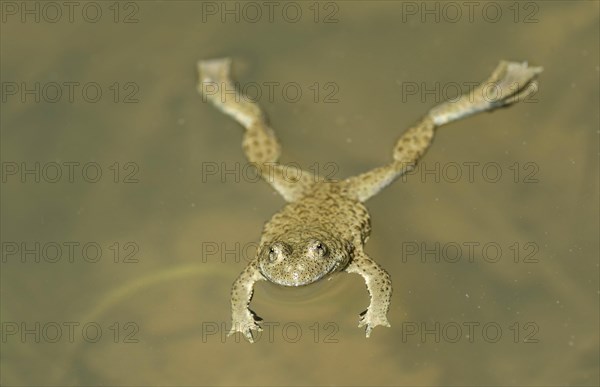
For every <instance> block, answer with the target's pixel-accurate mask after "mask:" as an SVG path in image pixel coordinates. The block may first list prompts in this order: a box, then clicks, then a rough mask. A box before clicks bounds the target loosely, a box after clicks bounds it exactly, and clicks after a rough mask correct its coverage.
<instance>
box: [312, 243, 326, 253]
mask: <svg viewBox="0 0 600 387" xmlns="http://www.w3.org/2000/svg"><path fill="white" fill-rule="evenodd" d="M315 250H316V251H317V254H319V256H321V257H324V256H326V255H327V246H325V244H324V243H321V242H317V243H316V244H315Z"/></svg>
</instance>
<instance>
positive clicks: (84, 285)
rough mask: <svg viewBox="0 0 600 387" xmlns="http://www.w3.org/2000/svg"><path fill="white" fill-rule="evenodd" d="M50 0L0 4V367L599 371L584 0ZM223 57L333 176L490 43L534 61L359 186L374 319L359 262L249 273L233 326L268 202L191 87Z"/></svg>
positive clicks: (356, 378)
mask: <svg viewBox="0 0 600 387" xmlns="http://www.w3.org/2000/svg"><path fill="white" fill-rule="evenodd" d="M48 4H49V3H44V2H29V3H21V2H2V15H1V16H2V18H3V19H2V24H1V25H0V26H1V29H2V34H1V43H2V44H1V49H0V51H1V56H2V62H1V63H2V66H1V69H0V71H1V78H2V98H3V99H2V105H1V107H2V114H1V127H2V144H1V150H2V179H3V180H2V197H1V200H2V218H1V226H2V238H1V239H2V260H3V261H2V273H1V274H2V284H1V291H2V305H1V312H2V316H1V320H2V354H1V355H2V356H1V358H2V359H1V365H2V370H1V382H2V384H4V385H23V386H25V385H101V384H102V385H115V386H116V385H171V386H180V385H313V384H327V385H333V384H335V385H367V384H370V385H373V384H376V385H479V386H488V385H489V386H492V385H494V386H496V385H520V386H524V385H598V383H599V376H598V373H599V368H598V360H599V355H598V354H599V345H598V340H599V335H598V326H599V321H598V312H599V310H598V295H599V292H598V272H599V266H598V253H599V251H598V228H599V227H598V210H599V209H598V128H599V113H598V104H599V98H598V77H599V72H600V67H599V65H600V60H599V53H598V44H599V42H598V30H599V17H598V14H599V8H598V3H597V2H569V3H566V2H565V3H562V2H550V1H547V2H521V3H516V2H491V3H480V2H474V3H470V4H471V5H465V4H464V3H463V2H450V3H441V2H440V3H438V2H425V3H422V2H403V3H401V2H366V1H352V2H350V1H349V2H329V3H313V2H295V3H279V2H273V3H272V5H269V4H265V3H263V2H257V3H250V4H249V5H248V4H247V3H238V2H228V3H227V4H225V3H221V2H189V1H173V2H156V3H155V2H145V1H139V2H128V3H120V4H116V3H113V2H96V3H79V2H76V3H74V5H72V8H69V7H71V6H66V5H64V4H62V3H60V2H59V3H50V5H48ZM269 7H272V8H269ZM469 7H472V8H469ZM269 10H271V11H272V13H270V11H269ZM98 11H100V12H101V13H98ZM257 12H259V13H257ZM298 12H301V13H298ZM236 17H238V18H239V21H236V20H235V19H236ZM36 18H37V19H38V20H36ZM222 18H224V21H223V20H222ZM436 19H437V20H436ZM216 56H232V57H233V58H234V63H235V70H234V72H235V75H236V78H237V79H238V80H239V81H240V86H241V87H243V88H244V89H245V90H246V92H248V94H251V95H253V96H256V97H257V99H259V100H260V103H261V105H262V106H263V107H264V108H265V110H266V111H267V113H268V115H269V117H270V120H271V122H272V125H273V127H274V128H275V129H276V132H277V135H278V136H279V138H280V140H281V142H282V144H283V147H284V156H283V161H284V162H298V163H299V164H300V165H302V166H303V167H305V168H311V169H313V170H314V169H315V168H318V169H319V171H320V172H321V173H323V174H331V175H333V177H345V176H349V175H352V174H355V173H358V172H360V171H364V170H367V169H368V168H371V167H374V166H377V165H380V164H382V163H384V162H386V161H387V160H388V159H389V157H390V155H391V149H392V146H393V143H394V141H395V139H396V138H397V137H398V136H399V134H400V133H401V132H402V130H404V129H405V128H407V127H408V125H410V124H412V123H413V122H414V121H415V120H416V119H418V117H419V116H420V115H421V114H423V113H425V111H426V110H427V109H428V108H430V107H431V106H433V105H435V104H436V103H437V102H440V101H441V99H443V98H444V97H452V96H454V95H455V94H456V90H457V88H456V87H457V86H458V87H460V88H463V90H465V89H466V88H468V87H469V85H470V83H469V82H479V81H482V80H484V79H485V77H487V75H488V74H489V73H490V71H491V70H493V68H494V67H495V65H496V64H497V62H498V61H499V60H500V59H511V60H528V61H530V63H531V64H533V65H541V66H544V68H545V71H544V73H543V74H542V76H541V79H540V90H539V92H538V93H537V94H536V95H535V98H534V99H532V100H530V101H527V102H528V103H521V104H519V105H518V106H515V107H513V108H511V109H508V110H503V111H498V112H495V113H493V114H485V115H482V116H477V117H474V118H471V119H469V120H465V121H461V122H459V123H455V124H452V125H451V126H449V127H447V128H443V130H441V131H439V132H438V135H437V137H436V139H435V142H434V145H433V147H432V149H431V150H430V151H429V152H428V154H427V155H426V157H425V159H424V160H423V163H422V164H421V166H420V168H419V169H418V170H417V172H416V173H414V174H412V175H410V176H407V177H406V179H404V180H401V181H399V182H397V183H396V184H394V185H393V186H391V187H390V188H388V189H387V190H386V191H384V192H383V193H382V194H380V195H379V196H377V197H375V198H373V199H372V200H370V201H369V202H368V203H367V205H368V208H369V209H370V210H371V214H372V217H373V234H372V237H371V239H370V241H369V243H368V244H367V248H366V249H367V252H368V253H369V254H370V255H371V256H372V257H373V258H374V259H376V260H377V261H378V262H379V263H380V264H381V265H382V266H383V267H385V268H386V269H387V270H388V272H389V273H390V274H391V275H392V278H393V281H394V296H393V299H392V307H391V309H390V312H389V319H390V322H391V324H392V327H391V328H381V327H379V328H376V329H375V330H374V332H373V335H372V337H371V338H369V339H365V337H364V332H363V330H360V329H357V328H356V325H357V322H358V313H359V312H361V311H363V310H364V309H365V308H366V306H367V304H368V297H367V293H366V290H365V288H364V285H363V283H362V282H361V279H360V278H359V277H358V276H355V275H348V274H341V275H338V276H336V277H335V278H334V279H333V280H331V281H329V282H327V283H323V284H319V285H315V286H311V287H308V288H305V289H280V288H277V287H275V286H272V285H268V284H265V283H261V284H259V285H258V286H257V289H256V292H255V297H254V299H253V301H252V308H253V310H255V311H256V312H257V313H258V314H259V315H260V316H261V317H263V318H264V323H265V327H266V328H268V330H266V332H265V334H263V336H261V337H260V338H259V340H258V342H257V343H256V344H253V345H250V344H247V343H245V342H243V341H240V340H239V338H237V340H236V339H235V338H229V339H228V340H224V338H223V336H224V333H225V330H226V329H227V328H228V325H229V315H230V310H229V291H230V286H231V283H232V282H233V280H234V279H235V277H236V276H237V275H238V273H239V272H240V271H241V270H242V268H243V267H244V265H245V261H246V260H247V259H248V257H251V256H252V252H253V249H254V243H255V242H256V241H257V240H258V238H259V237H260V230H261V227H262V224H263V222H264V221H266V220H267V219H268V218H269V217H270V216H271V215H272V214H273V213H274V212H275V211H277V210H278V209H279V208H280V207H281V206H282V205H283V200H282V199H280V198H279V197H277V196H276V195H275V194H274V193H273V192H272V190H271V189H270V188H269V187H268V185H266V184H264V183H263V182H257V181H255V179H254V177H255V176H254V174H253V171H252V170H251V169H249V168H247V165H246V164H244V162H245V160H244V158H243V153H242V151H241V129H240V128H239V127H238V125H236V124H235V123H234V122H232V120H230V119H229V118H227V117H225V116H223V115H222V114H220V113H219V112H217V111H216V110H215V109H213V108H212V107H210V106H208V105H206V104H204V103H202V99H201V97H200V96H199V95H198V94H197V93H196V90H195V84H196V80H197V79H196V77H197V75H196V72H195V63H196V61H197V60H199V59H201V58H210V57H216ZM57 93H58V94H57ZM257 93H261V94H260V96H259V94H257ZM36 99H37V101H36ZM36 163H38V164H36Z"/></svg>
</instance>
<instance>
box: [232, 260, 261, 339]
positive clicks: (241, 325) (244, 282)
mask: <svg viewBox="0 0 600 387" xmlns="http://www.w3.org/2000/svg"><path fill="white" fill-rule="evenodd" d="M264 279H265V278H264V277H263V275H262V274H261V273H260V271H259V270H258V265H257V263H256V261H253V262H251V263H250V264H249V265H248V266H247V267H246V268H245V269H244V271H243V272H242V273H241V274H240V276H239V277H238V278H237V279H236V280H235V282H234V283H233V288H232V289H231V330H230V331H229V333H228V334H227V336H231V335H233V334H234V333H235V332H241V333H242V334H243V335H244V336H245V337H246V339H247V340H248V341H249V342H251V343H253V342H254V338H253V337H252V331H253V330H254V331H262V328H261V327H260V325H258V324H257V320H260V318H259V317H258V316H256V319H255V318H254V316H255V313H254V312H252V311H251V310H250V308H249V307H248V305H249V304H250V301H251V300H252V293H253V292H254V283H255V282H257V281H262V280H264Z"/></svg>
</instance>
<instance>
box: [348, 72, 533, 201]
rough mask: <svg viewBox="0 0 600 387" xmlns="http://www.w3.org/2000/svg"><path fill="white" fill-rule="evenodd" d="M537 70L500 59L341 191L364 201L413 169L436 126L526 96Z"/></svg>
mask: <svg viewBox="0 0 600 387" xmlns="http://www.w3.org/2000/svg"><path fill="white" fill-rule="evenodd" d="M541 72H542V68H541V67H528V66H527V63H518V62H506V61H501V62H500V64H499V65H498V67H496V69H495V70H494V72H493V73H492V75H491V76H490V78H489V79H488V80H487V81H485V82H483V83H482V84H481V85H480V86H479V87H477V88H475V89H473V91H472V92H470V93H467V94H463V95H462V96H461V97H460V98H459V99H458V100H457V101H453V102H450V101H449V102H444V103H442V104H440V105H437V106H435V107H434V108H432V109H431V110H429V112H428V113H427V114H426V115H425V117H423V118H422V119H421V121H420V122H418V123H417V124H416V125H415V126H413V127H412V128H410V129H408V130H407V131H406V132H404V134H403V135H402V137H400V139H399V140H398V142H397V143H396V146H395V147H394V154H393V158H394V160H393V161H392V162H391V163H389V164H388V165H385V166H383V167H379V168H376V169H373V170H371V171H368V172H366V173H363V174H361V175H358V176H355V177H351V178H349V179H346V180H344V181H343V182H341V185H342V189H343V192H345V194H346V195H347V196H349V197H351V198H353V199H356V200H359V201H361V202H364V201H366V200H367V199H369V198H370V197H371V196H373V195H375V194H376V193H378V192H379V191H381V190H382V189H383V188H385V187H386V186H387V185H389V184H390V183H391V182H393V181H394V180H395V179H397V178H398V177H399V176H401V175H402V174H404V173H406V172H407V171H410V170H411V169H412V168H414V166H415V165H416V163H417V161H418V160H419V159H420V158H421V156H423V154H425V152H426V151H427V148H429V145H431V142H432V140H433V135H434V131H435V129H436V128H437V127H440V126H442V125H445V124H447V123H450V122H452V121H456V120H459V119H461V118H465V117H468V116H470V115H473V114H475V113H480V112H484V111H493V110H495V109H498V108H501V107H507V106H510V105H512V104H513V103H516V102H518V101H522V100H524V99H526V98H527V97H528V96H530V95H531V94H532V93H534V92H535V91H536V90H537V82H536V81H535V77H536V76H537V75H538V74H539V73H541ZM488 94H492V95H493V96H495V98H491V97H490V96H489V95H488Z"/></svg>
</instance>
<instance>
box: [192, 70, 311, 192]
mask: <svg viewBox="0 0 600 387" xmlns="http://www.w3.org/2000/svg"><path fill="white" fill-rule="evenodd" d="M230 68H231V59H230V58H219V59H211V60H201V61H200V62H198V72H199V75H200V81H199V83H198V92H199V93H200V94H201V95H202V98H203V100H204V101H209V102H211V103H212V104H213V105H215V106H216V107H217V108H218V109H219V110H221V111H222V112H223V113H225V114H227V115H229V116H231V117H232V118H233V119H235V120H236V121H237V122H239V123H240V124H241V125H242V126H243V127H244V128H245V129H246V130H245V134H244V140H243V142H242V147H243V149H244V152H245V154H246V158H247V159H248V161H249V162H251V163H253V164H254V165H255V166H256V167H257V168H258V170H259V171H260V173H261V176H262V177H263V179H265V180H266V181H267V183H269V184H271V186H272V187H273V188H274V189H275V190H276V191H277V192H279V193H280V194H281V195H282V196H283V198H284V199H285V200H287V201H293V200H296V199H298V198H300V197H302V196H303V195H304V193H305V192H306V191H307V189H308V188H309V187H310V186H311V184H312V183H314V181H315V178H314V177H313V175H312V174H311V173H308V172H306V171H303V170H300V169H298V168H296V167H294V166H290V165H281V164H279V163H278V162H277V160H278V159H279V156H280V153H281V147H280V145H279V142H278V141H277V138H276V137H275V134H274V132H273V130H272V129H271V128H270V127H269V125H268V123H267V119H266V117H265V115H264V113H263V112H262V110H261V109H260V107H259V106H258V104H256V103H255V102H253V101H251V100H250V98H248V97H246V96H244V95H242V94H241V93H240V92H239V91H238V90H237V89H236V88H235V86H234V84H233V81H232V80H231V77H230Z"/></svg>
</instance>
